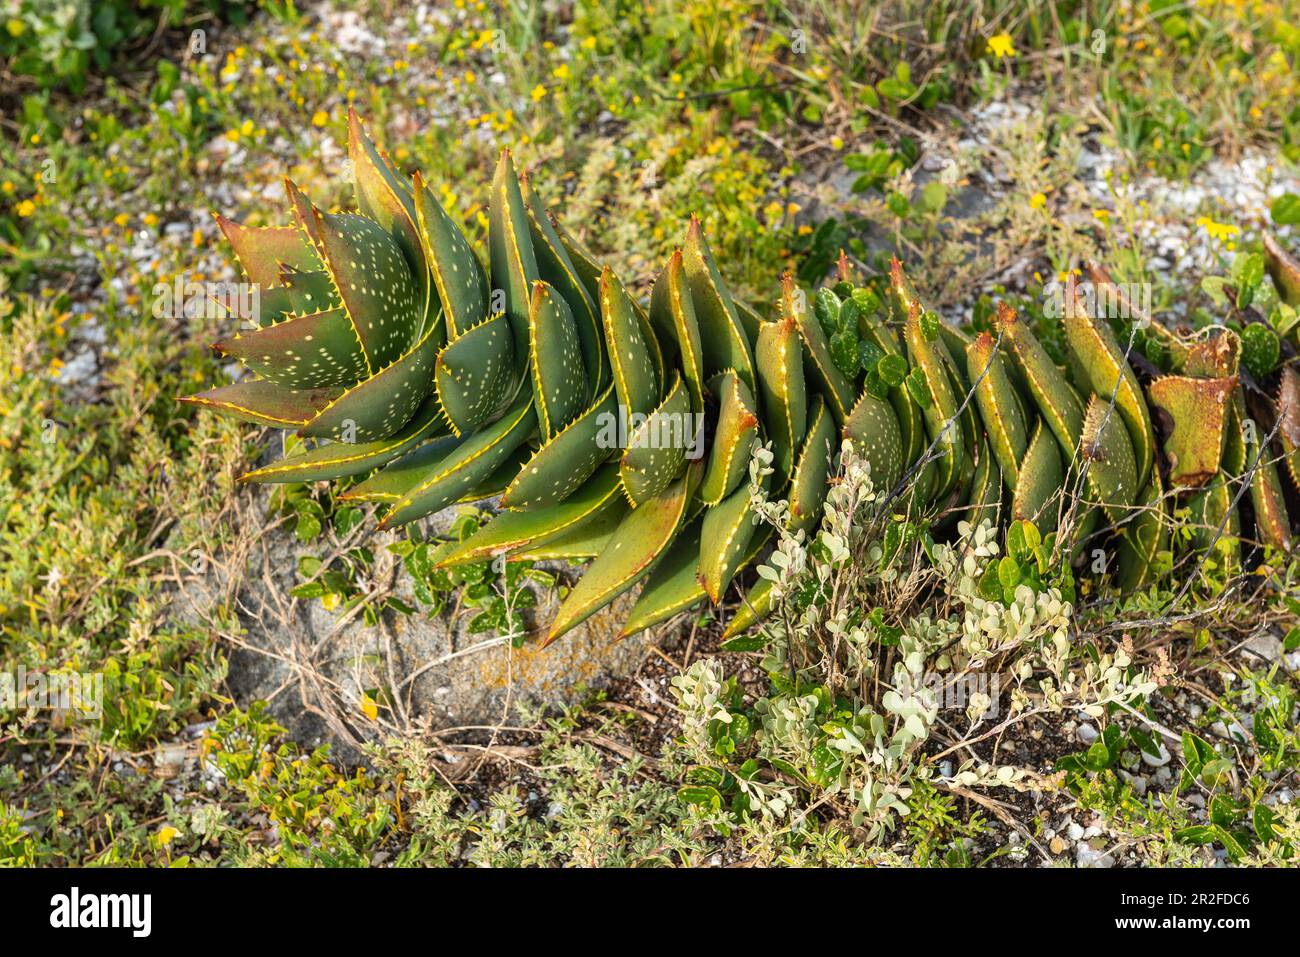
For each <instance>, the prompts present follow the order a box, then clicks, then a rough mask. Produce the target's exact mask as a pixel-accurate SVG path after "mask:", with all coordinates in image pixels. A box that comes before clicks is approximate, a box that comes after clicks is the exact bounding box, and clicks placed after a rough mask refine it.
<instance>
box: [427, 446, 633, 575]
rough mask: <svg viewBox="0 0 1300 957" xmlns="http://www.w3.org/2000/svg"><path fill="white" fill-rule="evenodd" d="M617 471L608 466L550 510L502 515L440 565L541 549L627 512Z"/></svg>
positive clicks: (503, 513) (488, 523) (459, 545)
mask: <svg viewBox="0 0 1300 957" xmlns="http://www.w3.org/2000/svg"><path fill="white" fill-rule="evenodd" d="M618 483H619V478H618V469H616V468H614V466H613V465H607V466H605V467H604V468H603V469H600V470H599V471H597V472H596V474H595V475H593V476H592V477H591V480H590V481H588V482H587V483H586V484H585V485H584V486H583V487H582V489H581V490H580V491H579V492H577V493H575V494H574V495H572V496H570V497H569V498H567V499H565V500H564V501H563V502H561V503H560V504H559V505H553V506H551V507H550V508H541V509H534V510H532V511H528V512H499V513H498V514H497V515H495V516H494V517H493V518H492V519H490V520H489V521H488V522H487V523H486V524H485V525H483V526H482V527H480V528H479V529H478V531H476V532H474V533H473V534H472V535H470V536H469V537H468V538H466V539H464V540H462V541H461V542H459V543H458V544H457V545H456V547H455V548H453V549H452V550H451V551H450V552H449V553H447V554H446V555H444V556H443V557H442V558H441V559H439V561H438V566H439V567H442V568H447V567H450V566H452V565H463V564H465V563H467V562H480V561H484V560H485V559H489V558H494V557H496V556H497V555H509V554H510V553H511V552H514V551H517V550H519V549H521V548H525V547H527V546H530V545H541V544H544V543H546V542H548V541H550V540H551V539H552V538H556V537H558V536H560V535H562V534H564V533H565V532H567V531H569V530H571V529H574V528H579V527H581V526H582V525H584V524H585V523H587V522H589V521H594V520H598V519H599V518H600V517H601V516H602V515H603V514H604V513H605V512H609V511H613V512H617V513H620V514H621V513H622V512H624V511H626V506H625V505H624V504H623V502H622V500H621V498H620V496H619V494H618Z"/></svg>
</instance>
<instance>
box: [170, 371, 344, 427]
mask: <svg viewBox="0 0 1300 957" xmlns="http://www.w3.org/2000/svg"><path fill="white" fill-rule="evenodd" d="M340 391H341V390H339V389H337V388H321V389H291V388H289V387H288V386H283V385H276V384H275V383H274V382H267V381H266V380H265V379H244V380H242V381H240V382H236V383H235V384H233V385H224V386H220V387H219V388H216V389H209V390H208V391H207V392H200V393H199V394H198V395H187V396H182V397H181V401H182V402H189V403H191V404H193V405H202V406H206V407H207V408H209V409H212V410H213V411H216V412H222V413H225V414H226V415H231V416H234V417H235V418H237V419H243V420H244V421H245V422H255V423H256V424H258V425H270V426H274V427H276V428H279V429H287V428H298V427H300V426H303V425H306V424H307V423H308V422H310V421H311V420H312V418H314V417H315V416H316V415H317V414H318V413H319V412H320V410H321V409H323V408H326V407H327V406H328V405H329V404H330V402H331V401H332V400H333V399H335V398H336V397H337V396H338V395H339V394H340Z"/></svg>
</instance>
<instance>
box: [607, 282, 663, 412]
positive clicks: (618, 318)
mask: <svg viewBox="0 0 1300 957" xmlns="http://www.w3.org/2000/svg"><path fill="white" fill-rule="evenodd" d="M600 314H601V320H602V324H603V325H604V328H605V342H606V344H607V345H608V347H609V364H610V369H611V370H612V372H613V379H614V388H615V390H617V393H618V402H619V405H620V406H622V408H623V409H625V410H626V414H627V415H629V416H631V415H634V414H641V415H646V414H648V413H649V412H650V411H651V410H652V409H653V408H654V407H655V405H657V404H658V402H659V383H658V381H657V379H656V375H655V368H654V364H653V363H652V361H651V358H650V347H649V345H648V343H647V335H646V331H645V329H644V328H643V326H642V324H641V321H640V319H639V317H638V316H637V310H636V306H635V304H634V303H633V302H632V300H631V299H630V298H629V297H628V294H627V290H626V289H624V288H623V284H622V283H621V282H619V280H618V277H617V276H615V275H614V272H613V270H611V269H610V268H609V267H608V266H606V267H605V270H604V272H603V273H601V277H600ZM651 335H653V334H651Z"/></svg>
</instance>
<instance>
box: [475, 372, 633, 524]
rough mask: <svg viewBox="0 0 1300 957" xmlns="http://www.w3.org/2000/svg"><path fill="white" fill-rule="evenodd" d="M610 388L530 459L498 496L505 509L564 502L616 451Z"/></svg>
mask: <svg viewBox="0 0 1300 957" xmlns="http://www.w3.org/2000/svg"><path fill="white" fill-rule="evenodd" d="M617 423H618V404H617V402H616V400H615V396H614V388H613V386H612V385H610V386H607V387H606V388H605V391H604V393H602V395H601V396H600V398H599V399H597V400H596V401H595V402H593V403H592V404H591V408H589V409H588V410H587V411H586V412H584V413H582V415H580V416H578V417H577V418H576V419H574V420H573V421H572V422H570V423H569V424H568V425H567V426H565V427H564V428H563V429H562V430H560V432H558V433H557V434H556V435H555V436H554V437H553V438H551V440H550V441H549V442H547V443H546V444H545V445H543V446H542V447H541V448H540V449H538V450H537V452H536V453H535V454H534V455H533V457H532V458H530V459H529V460H528V461H527V462H526V463H525V464H524V467H523V468H522V469H520V470H519V475H518V476H516V478H515V480H514V481H513V482H511V483H510V487H509V488H507V489H506V490H505V493H504V494H503V495H502V496H501V504H502V505H504V506H506V507H507V508H523V509H531V508H545V507H546V506H548V505H555V504H557V503H559V502H562V501H564V500H565V499H566V498H568V497H569V496H570V495H572V494H573V493H574V492H575V491H576V490H577V489H578V488H579V487H580V486H581V485H582V483H583V482H585V481H587V479H588V478H590V477H591V475H592V473H593V472H595V471H596V469H597V468H599V467H600V465H601V464H602V463H603V462H605V461H606V460H608V459H609V457H610V456H611V455H612V454H613V452H614V450H615V449H617V448H618V442H617V435H614V434H611V432H616V431H617Z"/></svg>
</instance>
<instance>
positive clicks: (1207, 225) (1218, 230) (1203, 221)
mask: <svg viewBox="0 0 1300 957" xmlns="http://www.w3.org/2000/svg"><path fill="white" fill-rule="evenodd" d="M1196 225H1197V226H1200V227H1201V228H1202V229H1203V230H1205V234H1206V235H1207V236H1209V237H1210V238H1211V239H1217V240H1219V242H1227V241H1228V240H1230V239H1232V237H1234V236H1238V235H1240V234H1241V229H1240V227H1237V226H1233V225H1232V224H1231V223H1216V222H1215V221H1214V220H1212V219H1211V218H1210V217H1209V216H1202V217H1200V218H1199V219H1197V220H1196Z"/></svg>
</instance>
